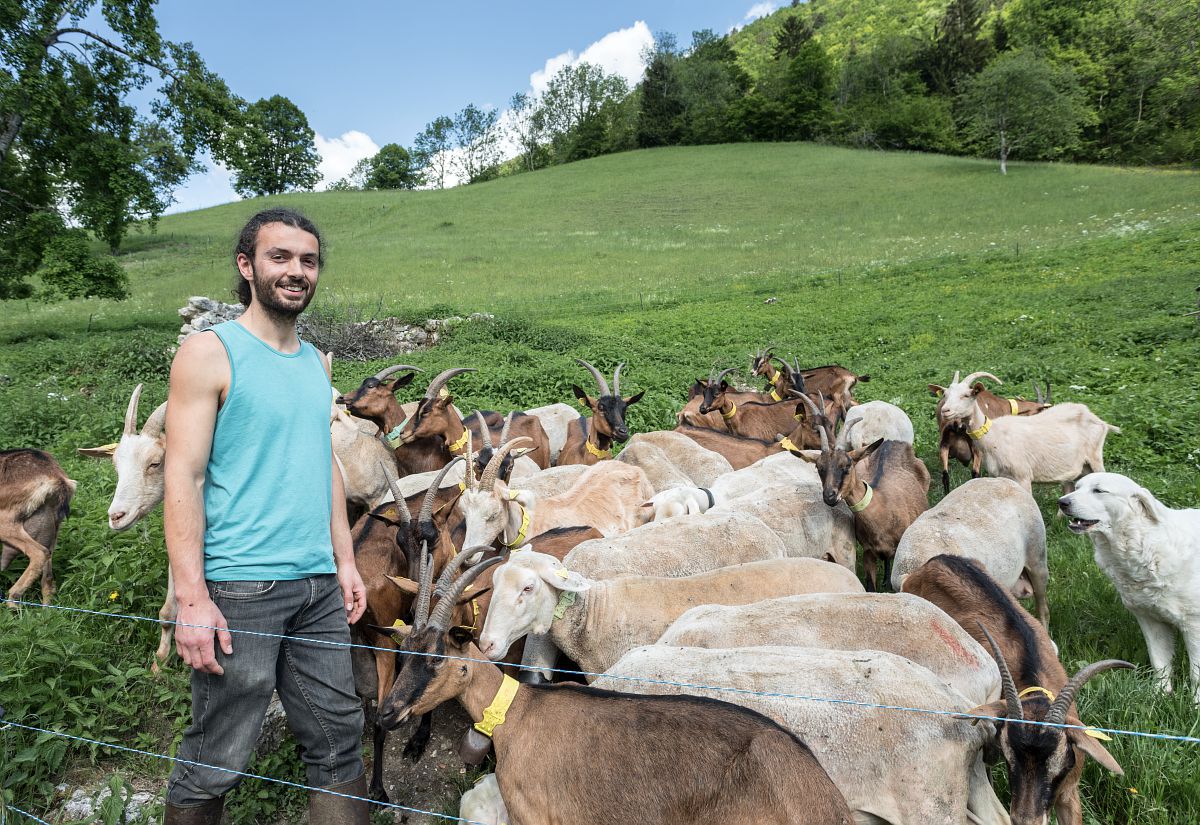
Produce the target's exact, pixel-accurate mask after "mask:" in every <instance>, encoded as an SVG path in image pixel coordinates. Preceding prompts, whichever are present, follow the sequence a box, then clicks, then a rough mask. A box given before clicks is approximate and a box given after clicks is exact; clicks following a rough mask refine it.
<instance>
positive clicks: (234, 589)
mask: <svg viewBox="0 0 1200 825" xmlns="http://www.w3.org/2000/svg"><path fill="white" fill-rule="evenodd" d="M208 592H209V595H210V596H212V600H213V602H214V603H215V604H216V605H217V608H218V609H219V610H220V611H221V613H222V614H223V615H224V616H225V620H226V622H228V624H229V627H230V628H231V629H234V630H252V631H256V632H259V633H274V634H279V635H288V636H294V637H302V638H306V639H320V640H324V641H331V642H349V641H350V628H349V627H348V625H347V624H346V605H345V602H344V601H343V600H342V593H341V589H340V588H339V587H338V582H337V577H336V576H333V575H327V576H313V577H311V578H307V579H296V580H294V581H243V582H209V583H208ZM216 655H217V661H218V662H219V663H220V664H221V667H222V668H224V670H225V673H224V675H222V676H215V675H213V674H211V673H201V672H199V671H192V724H191V726H190V727H189V728H188V729H187V731H185V732H184V735H183V742H182V743H181V744H180V746H179V751H178V753H177V754H176V755H177V756H178V757H179V758H180V759H187V760H191V761H193V762H199V763H204V764H206V765H214V766H216V767H218V768H228V769H230V770H235V771H243V770H245V769H246V765H247V764H248V763H249V761H250V756H251V755H252V754H253V752H254V746H255V744H256V743H257V741H258V735H259V730H260V728H261V727H262V721H263V716H264V715H265V714H266V710H267V705H268V704H269V703H270V701H271V693H272V691H278V692H279V698H280V700H281V701H282V703H283V707H284V710H285V711H286V712H287V720H288V727H289V728H291V731H292V734H293V735H294V736H295V737H296V739H297V741H298V742H299V743H300V747H301V749H302V758H303V759H304V762H305V764H306V765H307V766H308V784H309V785H311V786H314V787H318V788H323V787H328V786H330V785H338V784H341V783H343V782H349V781H350V780H353V779H357V778H358V777H359V776H361V775H362V772H363V763H362V729H363V715H362V707H361V705H360V704H359V700H358V697H357V696H356V695H355V692H354V680H353V674H352V671H351V665H350V648H348V647H340V646H335V645H326V644H314V643H312V642H304V641H299V639H278V638H274V637H267V636H252V635H249V634H246V633H234V634H233V653H232V654H231V655H229V656H226V655H225V654H224V653H222V652H221V649H220V646H218V647H217V651H216ZM239 779H240V777H239V776H237V775H236V774H233V773H229V772H227V771H222V770H214V769H213V768H207V767H201V766H199V765H191V764H185V763H184V762H176V763H175V769H174V770H173V771H172V772H171V778H170V780H169V781H168V784H167V801H168V802H170V803H171V804H172V805H177V806H181V807H186V806H192V805H200V804H203V803H204V802H207V801H208V800H210V799H212V798H214V797H217V796H221V795H222V794H224V793H225V792H226V791H228V790H229V789H230V788H232V787H233V786H234V785H236V784H237V783H238V781H239Z"/></svg>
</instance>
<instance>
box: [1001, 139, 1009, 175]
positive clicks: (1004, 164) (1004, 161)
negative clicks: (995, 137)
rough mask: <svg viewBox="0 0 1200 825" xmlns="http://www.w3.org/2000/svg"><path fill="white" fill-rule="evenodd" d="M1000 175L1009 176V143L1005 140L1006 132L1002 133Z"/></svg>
mask: <svg viewBox="0 0 1200 825" xmlns="http://www.w3.org/2000/svg"><path fill="white" fill-rule="evenodd" d="M1000 174H1001V175H1007V174H1008V141H1006V140H1005V139H1004V132H1001V133H1000Z"/></svg>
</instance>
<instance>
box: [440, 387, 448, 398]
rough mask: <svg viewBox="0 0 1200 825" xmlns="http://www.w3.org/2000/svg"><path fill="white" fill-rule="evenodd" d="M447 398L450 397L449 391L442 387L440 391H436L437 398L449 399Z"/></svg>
mask: <svg viewBox="0 0 1200 825" xmlns="http://www.w3.org/2000/svg"><path fill="white" fill-rule="evenodd" d="M449 397H450V390H448V389H446V388H445V387H442V388H441V389H440V390H438V398H449Z"/></svg>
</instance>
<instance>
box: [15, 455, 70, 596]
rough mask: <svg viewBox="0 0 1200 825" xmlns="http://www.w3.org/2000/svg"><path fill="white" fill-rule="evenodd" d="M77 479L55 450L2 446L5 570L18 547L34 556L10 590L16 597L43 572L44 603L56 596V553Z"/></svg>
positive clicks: (19, 549) (21, 551) (22, 594)
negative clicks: (52, 452)
mask: <svg viewBox="0 0 1200 825" xmlns="http://www.w3.org/2000/svg"><path fill="white" fill-rule="evenodd" d="M74 495H75V482H74V481H72V480H71V479H69V478H67V475H66V473H64V472H63V470H62V467H59V466H58V462H57V461H55V460H54V458H53V457H52V456H51V455H50V454H49V453H44V452H42V451H41V450H4V451H2V452H0V545H2V546H3V547H2V549H0V570H6V569H8V565H9V564H10V563H11V562H12V560H13V558H15V557H16V555H17V553H23V554H24V555H25V556H27V557H28V558H29V566H28V567H26V568H25V572H24V573H22V574H21V575H20V577H18V578H17V581H16V583H15V584H13V586H12V587H11V588H10V589H9V591H8V599H9V602H10V603H9V607H14V606H15V605H13V604H12V603H11V602H12V601H15V600H18V599H20V598H21V597H22V596H24V595H25V591H26V590H28V589H29V586H30V585H31V584H33V582H34V581H35V580H36V579H38V578H39V577H40V578H41V582H42V604H50V601H51V600H52V599H53V598H54V591H55V587H54V569H53V566H52V561H51V556H52V555H53V553H54V545H55V544H56V543H57V542H58V527H59V525H60V524H62V520H63V519H65V518H66V517H67V515H68V514H69V513H70V512H71V498H72V496H74Z"/></svg>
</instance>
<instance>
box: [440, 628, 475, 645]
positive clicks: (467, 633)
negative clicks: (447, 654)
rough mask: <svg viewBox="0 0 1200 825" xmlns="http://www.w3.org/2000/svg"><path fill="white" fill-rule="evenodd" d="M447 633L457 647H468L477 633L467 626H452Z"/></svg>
mask: <svg viewBox="0 0 1200 825" xmlns="http://www.w3.org/2000/svg"><path fill="white" fill-rule="evenodd" d="M447 635H448V636H449V637H450V641H451V642H452V643H453V644H454V645H455V646H456V647H466V646H467V645H469V644H470V643H471V642H472V641H474V639H475V633H474V632H473V631H471V630H469V629H468V628H465V627H452V628H450V632H449V633H448V634H447Z"/></svg>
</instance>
